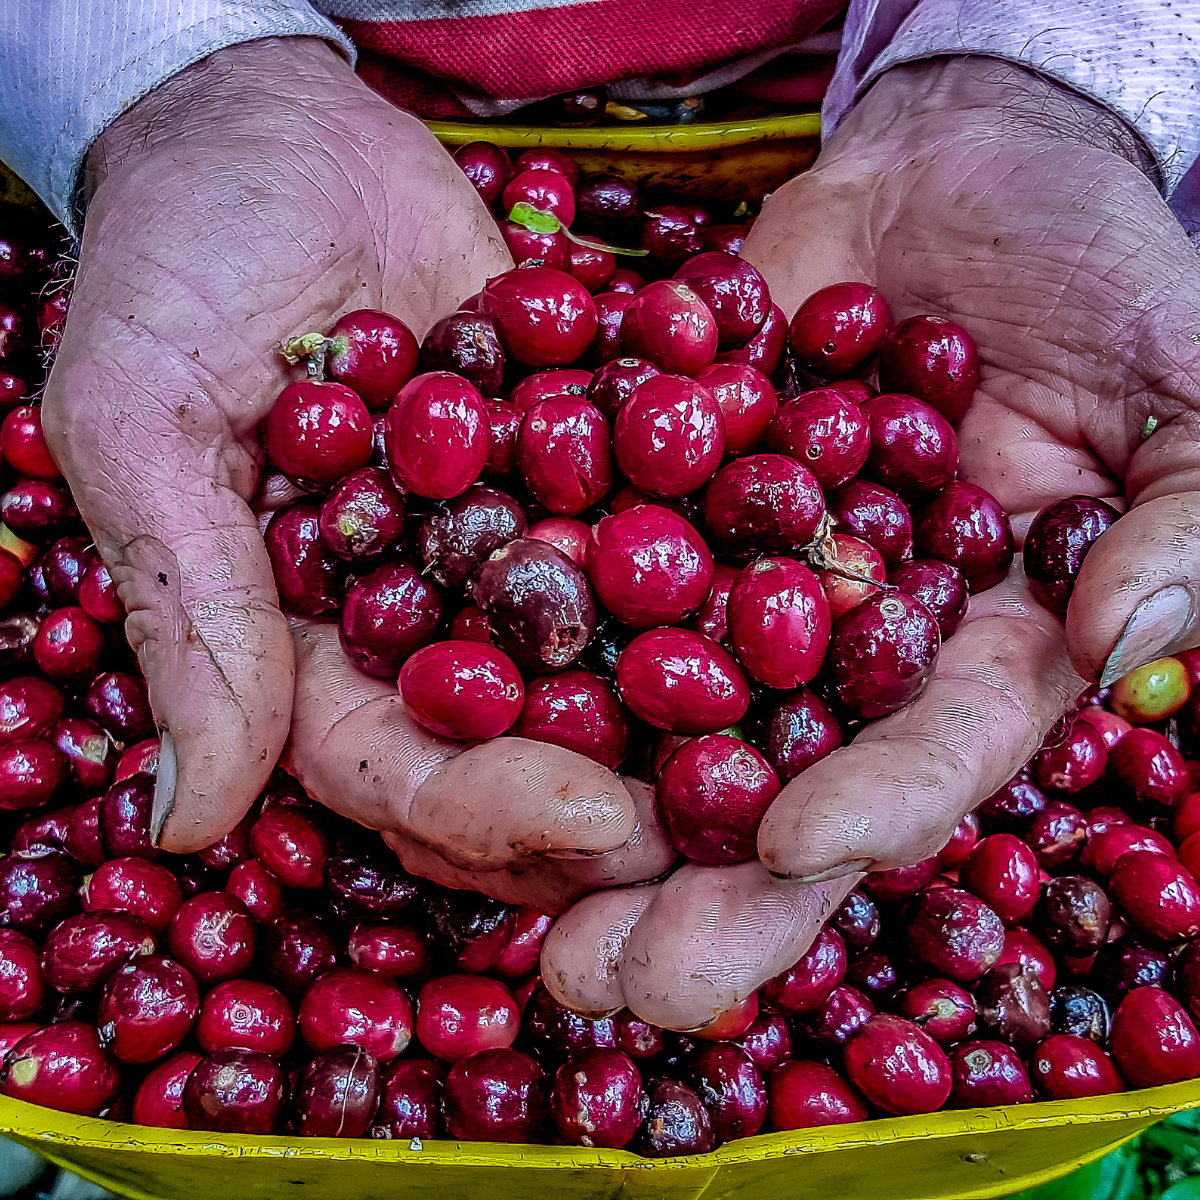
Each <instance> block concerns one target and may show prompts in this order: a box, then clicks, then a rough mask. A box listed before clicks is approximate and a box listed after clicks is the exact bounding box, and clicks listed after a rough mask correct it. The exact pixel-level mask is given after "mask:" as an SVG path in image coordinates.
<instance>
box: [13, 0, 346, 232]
mask: <svg viewBox="0 0 1200 1200" xmlns="http://www.w3.org/2000/svg"><path fill="white" fill-rule="evenodd" d="M301 35H307V36H309V37H319V38H324V39H326V40H328V41H330V42H332V43H334V44H336V45H337V46H339V47H340V48H341V50H342V52H343V53H344V54H345V55H346V56H347V57H348V58H349V59H350V60H351V61H353V58H354V47H353V45H352V44H351V43H350V41H349V39H347V38H346V36H345V35H344V34H343V33H342V32H341V31H340V30H339V29H338V28H337V26H336V25H334V24H333V23H332V22H331V21H329V20H328V19H326V18H325V17H323V16H321V15H320V14H319V13H318V12H316V10H315V9H314V8H313V7H312V6H311V5H310V4H309V3H308V0H0V80H2V81H3V85H4V96H5V99H4V101H3V102H2V105H0V159H3V160H4V161H5V162H6V163H7V164H8V165H9V166H10V167H11V168H12V169H13V170H14V171H15V172H16V173H17V174H18V175H20V176H21V178H22V179H24V180H25V182H26V183H28V184H29V186H30V187H32V188H33V190H34V191H35V192H37V194H38V195H39V196H41V198H42V199H43V200H44V201H45V202H46V204H47V206H48V207H49V208H50V210H51V211H52V212H53V213H54V215H55V216H57V217H58V218H59V220H61V221H62V222H63V223H64V224H65V225H67V227H68V228H69V229H71V230H72V232H75V230H74V223H73V219H72V212H71V204H72V198H73V195H74V192H75V188H76V184H77V181H78V179H79V174H80V168H81V166H82V165H83V161H84V158H85V157H86V155H87V152H88V149H89V148H90V147H91V144H92V142H93V141H95V139H96V138H97V137H98V136H99V135H100V134H101V133H102V132H103V131H104V129H105V128H106V127H107V126H108V125H109V124H110V123H111V122H112V121H114V120H115V119H116V118H117V117H119V116H120V115H121V114H122V113H123V112H125V110H126V109H128V108H130V107H131V106H132V105H133V104H135V103H136V102H137V101H138V100H140V99H141V98H142V97H143V96H145V95H146V94H147V93H148V92H150V91H153V89H154V88H156V87H157V86H158V85H159V84H160V83H164V82H165V81H166V80H167V79H169V78H170V77H171V76H172V75H175V74H177V73H178V72H179V71H181V70H183V68H184V67H187V66H190V65H191V64H192V63H195V62H199V61H200V59H202V58H206V57H207V56H208V55H210V54H213V53H214V52H215V51H217V50H221V49H223V48H224V47H226V46H232V45H236V44H237V43H240V42H249V41H254V40H256V39H258V38H267V37H286V36H293V37H294V36H301Z"/></svg>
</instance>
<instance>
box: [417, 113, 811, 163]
mask: <svg viewBox="0 0 1200 1200" xmlns="http://www.w3.org/2000/svg"><path fill="white" fill-rule="evenodd" d="M425 124H426V125H428V126H429V128H430V129H431V130H432V131H433V133H434V136H435V137H437V139H438V141H440V142H441V143H442V144H443V145H445V146H465V145H466V144H467V143H468V142H492V143H493V144H494V145H497V146H503V147H505V148H506V149H510V150H515V149H529V148H531V147H534V146H549V147H552V148H554V149H559V150H613V151H622V150H626V151H628V150H636V151H643V152H646V153H655V152H657V153H659V154H685V153H689V152H691V151H694V150H719V149H722V148H723V147H728V146H742V145H745V144H747V143H749V142H770V141H780V140H783V139H787V138H815V137H820V136H821V114H820V113H817V112H811V113H794V114H792V115H790V116H786V117H758V118H756V119H755V120H753V121H710V122H698V123H697V124H695V125H640V124H638V125H601V126H592V127H591V128H587V129H559V128H557V127H555V126H552V125H546V126H541V125H474V124H468V123H467V122H461V121H426V122H425Z"/></svg>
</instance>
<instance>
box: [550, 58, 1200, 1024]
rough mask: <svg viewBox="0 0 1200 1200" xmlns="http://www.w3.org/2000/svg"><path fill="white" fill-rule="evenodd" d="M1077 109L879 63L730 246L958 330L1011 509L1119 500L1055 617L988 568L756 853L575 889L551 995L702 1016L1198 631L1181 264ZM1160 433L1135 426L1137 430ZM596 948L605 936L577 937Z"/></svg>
mask: <svg viewBox="0 0 1200 1200" xmlns="http://www.w3.org/2000/svg"><path fill="white" fill-rule="evenodd" d="M1139 151H1140V147H1139V144H1138V143H1137V141H1136V138H1135V135H1133V134H1132V133H1130V132H1129V131H1128V130H1127V129H1126V128H1125V127H1124V126H1123V125H1121V124H1120V123H1119V122H1118V121H1117V120H1116V119H1115V118H1112V117H1111V116H1109V115H1108V114H1107V113H1106V112H1104V111H1103V110H1101V109H1099V108H1097V107H1096V106H1094V105H1092V104H1091V103H1090V102H1088V101H1086V100H1083V99H1080V98H1078V97H1076V96H1074V95H1072V94H1068V93H1066V92H1063V91H1061V90H1059V89H1058V88H1056V87H1055V85H1053V84H1050V83H1048V82H1045V81H1043V80H1041V79H1039V78H1037V77H1035V76H1032V75H1030V74H1028V73H1026V72H1024V71H1023V70H1021V69H1020V68H1016V67H1012V66H1009V65H1008V64H1005V63H1001V62H998V61H996V60H991V59H986V58H965V59H941V60H935V61H932V62H928V63H922V64H917V65H912V66H905V67H901V68H897V69H894V70H892V71H890V72H888V73H887V74H886V75H884V76H883V78H882V79H881V80H880V81H879V82H878V83H877V84H876V85H875V86H874V87H873V89H872V90H871V91H870V92H869V93H868V94H867V96H866V97H865V98H864V99H863V101H862V102H861V103H860V104H859V106H858V107H857V108H856V109H855V111H854V112H853V113H852V114H851V116H850V117H849V119H848V120H847V121H846V122H845V123H844V124H843V125H842V127H841V128H840V129H839V130H838V131H837V133H836V134H835V135H834V136H833V138H831V139H830V141H829V143H828V145H827V146H826V147H825V148H824V149H823V151H822V153H821V156H820V158H819V159H818V161H817V163H816V165H815V167H814V169H813V170H812V171H810V172H808V173H807V174H805V175H802V176H799V177H798V178H796V179H794V180H793V181H792V182H791V183H789V184H788V185H787V186H785V187H783V188H781V189H780V191H779V192H778V193H776V194H775V195H774V196H772V197H771V199H770V200H769V201H768V203H767V204H766V205H765V206H764V209H763V213H762V216H761V217H760V218H759V220H758V221H757V222H756V223H755V225H754V228H753V231H752V232H751V235H750V237H749V238H748V239H747V242H746V246H745V249H744V251H743V253H744V255H745V257H746V258H748V259H749V260H750V261H751V262H753V263H755V264H756V265H757V266H758V267H759V268H760V270H762V272H763V273H764V275H765V276H766V277H767V280H768V282H769V284H770V286H771V291H772V294H773V296H774V298H775V299H776V301H777V302H778V303H779V304H780V306H781V307H782V308H783V309H784V311H785V312H787V313H791V312H793V311H794V310H795V309H796V308H797V307H798V306H799V304H800V303H801V302H802V301H803V300H804V299H805V298H806V297H807V296H808V295H810V294H811V293H812V292H813V291H815V290H817V289H818V288H820V287H823V286H825V285H827V284H831V283H837V282H840V281H843V280H866V281H870V282H874V283H877V284H878V286H879V287H880V288H881V289H882V291H883V294H884V295H885V297H886V298H887V300H888V302H889V304H890V305H891V307H892V310H893V313H894V315H895V316H896V318H897V319H901V318H904V317H907V316H909V315H912V314H914V313H920V312H924V313H935V314H938V315H941V316H946V317H949V318H951V319H953V320H955V321H958V322H959V323H961V324H962V325H964V326H965V327H966V328H967V330H968V331H969V332H970V333H971V334H972V336H973V337H974V338H975V340H976V342H977V343H978V345H979V349H980V355H981V360H982V377H981V383H980V390H979V393H978V394H977V396H976V399H975V402H974V404H973V405H972V407H971V409H970V411H969V412H968V414H967V415H966V417H965V418H964V420H963V421H962V424H961V426H960V428H959V439H960V446H961V452H962V462H961V473H962V476H963V477H964V478H966V479H969V480H971V481H973V482H975V483H977V484H980V485H981V486H983V487H985V488H987V489H988V490H989V491H990V492H992V493H993V494H994V495H995V496H996V497H997V498H998V499H999V500H1000V501H1001V502H1002V503H1003V504H1004V505H1005V507H1006V508H1007V509H1008V511H1009V512H1010V513H1011V514H1012V517H1013V524H1014V528H1015V530H1016V532H1017V534H1018V538H1020V536H1021V535H1023V534H1024V531H1025V530H1026V529H1027V528H1028V525H1029V522H1030V521H1031V519H1032V517H1033V516H1034V514H1035V513H1036V512H1037V511H1038V510H1039V509H1040V508H1041V507H1043V506H1044V505H1045V504H1047V503H1048V502H1049V501H1051V500H1053V499H1055V498H1058V497H1061V496H1065V495H1070V494H1078V493H1086V494H1089V495H1093V496H1099V497H1107V498H1114V499H1116V500H1117V502H1118V504H1120V505H1121V506H1122V507H1123V506H1124V502H1123V501H1122V500H1121V499H1120V498H1121V497H1126V498H1127V500H1128V505H1129V512H1128V514H1127V515H1126V516H1125V517H1124V518H1123V519H1122V520H1121V521H1120V522H1119V523H1118V524H1117V525H1116V526H1115V527H1114V528H1113V530H1112V531H1111V532H1109V533H1108V534H1106V535H1105V536H1104V538H1103V539H1102V540H1101V541H1100V542H1099V543H1097V545H1096V547H1095V549H1094V550H1093V552H1092V553H1091V554H1090V555H1089V557H1088V559H1087V561H1086V563H1085V565H1084V569H1083V571H1082V573H1081V575H1080V578H1079V580H1078V583H1077V586H1076V589H1075V593H1074V596H1073V598H1072V601H1071V606H1070V609H1069V611H1068V614H1067V621H1066V628H1065V630H1064V628H1063V625H1062V623H1061V621H1060V620H1059V619H1058V618H1057V617H1054V616H1053V615H1051V614H1050V613H1048V612H1047V611H1045V610H1044V609H1042V608H1040V606H1038V605H1037V604H1036V602H1035V601H1034V600H1033V598H1032V596H1031V595H1030V593H1029V591H1028V589H1027V588H1026V587H1025V586H1024V584H1023V580H1022V576H1021V572H1020V562H1019V559H1018V562H1017V564H1016V566H1015V567H1014V570H1013V572H1012V574H1011V576H1010V578H1009V579H1008V580H1007V581H1006V582H1005V583H1004V584H1002V585H1001V586H1000V587H997V588H995V589H993V590H991V591H989V592H987V593H985V594H981V595H978V596H976V597H974V598H973V599H972V601H971V605H970V609H969V612H968V615H967V620H966V622H965V623H964V624H963V626H962V627H961V628H960V630H959V632H958V633H957V634H956V635H955V636H954V638H953V639H952V640H951V641H949V642H948V643H947V644H946V645H945V647H944V648H943V650H942V653H941V656H940V658H939V660H938V665H937V668H936V671H935V674H934V676H933V678H932V680H931V682H930V684H929V686H928V688H927V689H926V691H925V692H924V694H923V695H922V696H921V698H920V699H919V700H918V701H917V702H916V703H914V704H913V705H912V706H910V707H909V708H907V709H905V710H903V711H901V712H899V713H896V714H895V715H893V716H891V717H889V718H887V719H885V720H882V721H879V722H877V723H875V724H872V725H870V726H868V727H867V728H866V729H865V730H864V731H863V732H862V733H861V734H860V735H859V736H858V737H857V739H856V740H855V741H854V743H853V744H852V745H850V746H847V747H844V748H843V749H841V750H838V751H835V752H834V753H833V754H831V755H830V756H829V757H828V758H826V759H824V760H822V761H821V762H820V763H818V764H816V765H815V766H813V767H811V768H810V769H809V770H808V771H806V772H805V773H804V774H803V775H801V776H800V777H799V778H797V779H796V780H794V781H793V782H792V783H790V784H789V785H788V786H787V787H785V788H784V789H783V791H782V792H781V793H780V795H779V797H778V798H777V799H776V801H775V803H774V805H773V806H772V807H771V809H770V810H769V812H768V813H767V816H766V818H765V819H764V821H763V823H762V826H761V829H760V832H759V842H758V845H759V854H760V859H761V861H760V862H755V863H748V864H744V865H742V866H737V867H729V868H704V867H698V866H694V865H693V866H688V867H686V868H684V869H683V870H681V871H679V872H677V873H676V874H675V875H673V876H672V877H671V879H670V880H669V881H668V882H667V883H666V884H663V885H658V886H652V887H644V888H638V889H620V890H618V891H615V892H609V893H606V894H604V895H601V896H595V897H589V898H587V899H585V900H583V901H581V902H580V903H579V904H578V905H576V906H575V908H573V909H572V910H571V911H569V912H568V913H567V914H566V915H565V916H564V917H563V918H562V919H560V921H559V922H558V924H557V926H556V927H555V929H554V930H553V931H552V934H551V937H550V939H549V940H548V942H547V946H546V950H545V953H544V957H543V969H544V975H545V978H546V980H547V982H548V984H549V985H550V986H551V987H552V988H553V989H554V990H555V991H556V992H557V993H558V994H559V996H560V998H562V999H564V1000H565V1001H567V1002H568V1003H572V1004H574V1005H576V1006H578V1007H580V1008H582V1009H585V1010H587V1011H592V1012H602V1011H606V1010H610V1009H614V1008H617V1007H620V1006H621V1005H622V1004H628V1005H629V1006H630V1007H631V1008H632V1009H633V1010H634V1011H635V1012H636V1013H638V1015H640V1016H642V1017H643V1018H645V1019H646V1020H650V1021H654V1022H657V1023H659V1024H663V1025H667V1026H671V1027H674V1028H680V1029H686V1028H694V1027H697V1026H700V1025H702V1024H703V1023H705V1022H706V1021H708V1020H711V1018H712V1017H713V1016H714V1015H715V1014H716V1013H718V1012H720V1011H721V1010H722V1009H724V1008H727V1007H729V1006H730V1005H731V1004H732V1003H734V1002H735V1001H737V1000H740V999H742V998H744V997H745V996H746V995H747V994H748V993H749V992H750V991H752V990H753V989H754V988H755V987H757V986H758V985H760V984H761V983H762V982H764V981H765V980H766V979H768V978H770V977H771V976H772V975H774V974H776V973H777V972H778V971H779V970H781V969H783V968H785V967H786V966H787V965H789V964H790V963H791V962H792V961H794V960H795V959H796V958H797V957H798V956H799V954H800V953H802V952H803V950H804V949H805V948H806V947H807V945H808V944H809V942H810V941H811V939H812V937H813V936H814V935H815V932H816V930H817V928H818V927H819V923H820V921H821V919H822V918H823V917H824V915H825V914H826V912H827V911H828V910H829V908H830V907H831V906H832V905H833V904H835V903H836V902H837V901H839V900H840V899H841V898H842V896H843V895H844V894H845V892H846V891H847V890H848V889H849V888H850V887H851V886H852V885H853V883H854V882H855V881H856V880H857V879H858V878H859V877H860V876H859V872H861V871H864V870H868V869H872V868H890V867H896V866H901V865H905V864H909V863H913V862H916V861H919V860H920V859H922V858H925V857H927V856H929V855H931V854H933V853H935V852H936V851H937V850H938V849H939V848H940V847H941V846H942V845H943V844H944V843H945V841H946V840H947V839H948V837H949V835H950V833H951V831H952V830H953V828H954V826H955V825H956V823H957V822H958V821H959V820H960V819H961V817H962V816H963V814H964V813H966V812H967V811H969V810H970V809H971V808H972V807H974V806H975V805H976V804H977V803H979V801H981V800H982V799H984V798H985V797H986V796H987V795H989V794H990V793H991V792H992V791H994V790H995V789H996V788H997V787H998V786H999V785H1000V784H1002V783H1003V782H1004V781H1005V780H1006V779H1007V778H1009V777H1010V776H1011V775H1012V774H1013V773H1014V772H1015V771H1016V770H1017V769H1018V768H1019V767H1020V765H1021V764H1022V763H1023V762H1024V761H1025V760H1026V759H1028V757H1029V756H1030V754H1031V753H1032V752H1033V751H1034V749H1035V748H1036V747H1037V745H1038V744H1039V742H1040V740H1041V738H1042V737H1043V736H1044V734H1045V732H1046V730H1047V729H1048V728H1049V726H1050V725H1051V723H1052V722H1053V721H1054V720H1055V719H1056V718H1057V717H1058V716H1059V715H1060V714H1061V712H1062V711H1063V710H1064V709H1065V708H1066V707H1067V706H1068V705H1069V703H1070V702H1071V700H1072V698H1073V697H1074V696H1075V695H1077V694H1078V692H1079V690H1080V689H1081V688H1082V687H1083V686H1084V683H1085V681H1096V680H1098V679H1103V681H1104V682H1109V681H1110V680H1111V679H1113V678H1116V677H1118V676H1119V675H1120V674H1123V673H1124V672H1126V671H1128V670H1131V669H1132V668H1134V667H1136V666H1138V665H1140V664H1141V663H1144V662H1147V661H1150V660H1152V659H1154V658H1156V657H1158V656H1159V655H1161V654H1164V653H1169V652H1171V651H1173V650H1177V649H1182V648H1184V647H1187V646H1192V645H1195V644H1197V643H1198V642H1200V635H1198V633H1197V620H1198V616H1200V605H1198V601H1200V536H1198V535H1200V438H1198V426H1200V332H1197V331H1198V330H1200V258H1198V257H1197V255H1196V253H1195V251H1194V250H1193V248H1192V246H1191V245H1190V243H1189V242H1188V240H1187V238H1186V237H1185V235H1184V234H1183V232H1182V230H1181V229H1180V227H1179V225H1178V224H1177V223H1176V221H1175V219H1174V217H1173V216H1172V214H1171V213H1170V211H1169V210H1168V208H1167V207H1166V205H1165V204H1164V203H1163V201H1162V200H1161V198H1160V197H1159V194H1158V193H1157V191H1156V190H1155V188H1154V187H1153V186H1152V184H1151V183H1150V182H1149V180H1148V179H1147V177H1146V175H1145V174H1144V172H1143V171H1142V170H1141V169H1139V166H1138V165H1137V164H1138V163H1139V161H1140V154H1139ZM1151 428H1153V430H1154V432H1153V433H1152V435H1151V436H1149V437H1144V434H1145V432H1146V431H1147V430H1148V429H1151ZM591 945H596V946H598V947H599V950H598V951H597V950H593V949H592V948H591Z"/></svg>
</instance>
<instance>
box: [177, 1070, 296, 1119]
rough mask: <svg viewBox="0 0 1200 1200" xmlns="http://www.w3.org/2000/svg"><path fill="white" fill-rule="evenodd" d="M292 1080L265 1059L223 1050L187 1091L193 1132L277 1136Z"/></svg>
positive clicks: (196, 1073) (193, 1078)
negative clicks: (288, 1084) (275, 1133)
mask: <svg viewBox="0 0 1200 1200" xmlns="http://www.w3.org/2000/svg"><path fill="white" fill-rule="evenodd" d="M286 1098H287V1076H286V1075H285V1074H284V1071H283V1069H282V1068H281V1067H280V1066H278V1065H277V1064H276V1063H275V1061H274V1060H273V1059H271V1058H268V1057H267V1055H265V1054H256V1053H254V1052H252V1051H249V1050H218V1051H217V1052H216V1053H215V1054H212V1055H210V1056H209V1057H208V1058H206V1059H204V1060H203V1061H202V1062H201V1063H200V1064H199V1065H198V1066H197V1067H196V1068H195V1069H194V1070H193V1071H192V1073H191V1075H189V1076H188V1080H187V1083H186V1084H184V1087H183V1111H184V1112H185V1113H186V1114H187V1120H188V1128H189V1129H200V1130H208V1131H211V1132H213V1133H251V1134H263V1133H274V1132H275V1130H276V1128H277V1127H278V1125H279V1122H280V1119H281V1118H282V1116H283V1106H284V1102H285V1100H286Z"/></svg>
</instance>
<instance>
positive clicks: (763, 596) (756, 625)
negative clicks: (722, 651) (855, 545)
mask: <svg viewBox="0 0 1200 1200" xmlns="http://www.w3.org/2000/svg"><path fill="white" fill-rule="evenodd" d="M728 621H729V640H730V642H731V643H732V645H733V648H734V651H735V653H736V654H737V656H738V659H739V661H740V662H741V663H742V665H743V666H744V667H745V668H746V670H747V671H748V672H749V673H750V674H751V675H752V676H753V677H754V678H755V679H757V680H759V681H760V682H762V683H765V684H768V685H769V686H770V687H775V688H795V687H799V686H800V685H801V684H803V683H808V682H809V680H811V679H812V678H813V677H814V676H815V675H816V673H817V672H818V671H819V670H820V668H821V662H822V660H823V659H824V656H825V650H826V647H827V646H828V644H829V633H830V613H829V603H828V601H827V600H826V599H825V593H824V590H823V589H822V587H821V584H820V581H819V580H818V579H817V577H816V575H814V574H813V572H812V571H810V570H809V569H808V567H806V566H804V565H803V564H802V563H798V562H796V561H795V560H794V559H790V558H761V559H759V560H758V561H757V562H754V563H752V564H751V565H750V566H748V567H747V568H746V569H745V570H744V571H743V572H742V573H741V575H739V576H738V578H737V581H736V582H735V583H734V585H733V588H732V589H731V591H730V593H729V610H728Z"/></svg>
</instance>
